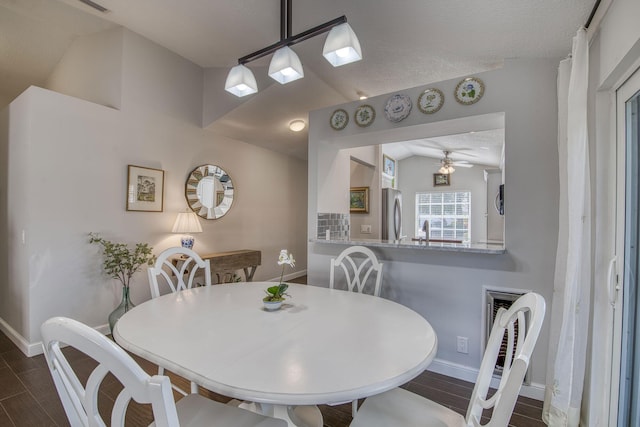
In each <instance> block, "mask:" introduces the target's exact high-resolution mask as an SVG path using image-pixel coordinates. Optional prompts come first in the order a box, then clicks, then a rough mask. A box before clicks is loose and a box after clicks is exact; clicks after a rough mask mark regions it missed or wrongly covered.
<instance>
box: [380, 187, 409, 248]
mask: <svg viewBox="0 0 640 427" xmlns="http://www.w3.org/2000/svg"><path fill="white" fill-rule="evenodd" d="M380 229H381V231H382V235H381V239H382V240H400V239H402V238H403V237H405V236H404V235H403V234H402V192H401V191H400V190H394V189H393V188H383V189H382V227H381V228H380Z"/></svg>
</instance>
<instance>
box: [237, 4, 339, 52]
mask: <svg viewBox="0 0 640 427" xmlns="http://www.w3.org/2000/svg"><path fill="white" fill-rule="evenodd" d="M282 1H283V2H284V1H286V0H282ZM288 9H289V10H290V9H291V6H290V5H289V6H288ZM287 20H288V21H290V17H289V18H287ZM346 22H347V17H346V16H345V15H342V16H341V17H339V18H336V19H333V20H331V21H328V22H325V23H324V24H320V25H318V26H316V27H313V28H311V29H309V30H307V31H303V32H301V33H300V34H296V35H295V36H289V37H287V38H285V39H282V40H280V41H279V42H277V43H274V44H272V45H271V46H267V47H265V48H263V49H260V50H257V51H255V52H253V53H250V54H249V55H245V56H243V57H242V58H239V59H238V64H242V65H244V64H246V63H248V62H251V61H255V60H256V59H260V58H262V57H263V56H267V55H269V54H272V53H273V52H275V51H276V50H278V49H280V48H282V47H285V46H292V45H294V44H296V43H300V42H303V41H305V40H308V39H310V38H312V37H315V36H317V35H320V34H322V33H326V32H328V31H329V30H331V29H332V28H333V27H337V26H338V25H340V24H344V23H346ZM287 25H288V26H289V27H290V23H289V24H287ZM289 31H290V29H289ZM282 32H283V31H282V28H281V30H280V33H281V34H282Z"/></svg>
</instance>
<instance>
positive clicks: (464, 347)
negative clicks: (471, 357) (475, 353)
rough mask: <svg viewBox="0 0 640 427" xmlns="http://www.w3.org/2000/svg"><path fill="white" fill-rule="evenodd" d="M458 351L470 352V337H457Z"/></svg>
mask: <svg viewBox="0 0 640 427" xmlns="http://www.w3.org/2000/svg"><path fill="white" fill-rule="evenodd" d="M456 351H457V352H458V353H464V354H469V338H467V337H457V341H456Z"/></svg>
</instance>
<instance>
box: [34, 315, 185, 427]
mask: <svg viewBox="0 0 640 427" xmlns="http://www.w3.org/2000/svg"><path fill="white" fill-rule="evenodd" d="M41 331H42V337H43V343H42V346H43V347H44V354H45V357H46V359H47V364H48V366H49V370H50V371H51V376H52V377H53V382H54V383H55V386H56V389H57V390H58V395H59V396H60V400H61V401H62V405H63V407H64V410H65V412H66V414H67V418H68V419H69V423H70V424H71V425H72V426H74V427H76V426H87V427H89V426H91V427H94V426H106V424H105V422H104V420H103V419H102V418H101V416H100V413H99V412H98V391H99V388H100V384H101V382H102V380H103V379H104V378H105V376H106V375H107V374H108V373H112V374H113V375H114V376H115V377H116V378H117V379H118V381H120V383H121V384H122V385H123V386H124V388H123V389H122V391H121V392H120V394H118V397H117V399H116V401H115V403H114V405H113V410H112V411H111V426H113V427H115V426H118V427H123V426H124V419H125V413H126V410H127V406H128V404H129V401H130V400H131V399H132V398H133V399H134V400H135V401H136V402H138V403H141V404H151V407H152V410H153V416H154V418H155V422H156V425H157V426H162V427H168V426H171V427H176V426H179V421H178V415H177V412H176V406H175V402H174V400H173V393H172V392H171V382H170V380H169V378H168V377H165V376H160V375H154V376H149V375H148V374H147V373H146V372H145V371H143V370H142V368H141V367H140V366H139V365H138V364H137V363H136V362H135V361H134V360H133V359H132V358H131V356H129V355H128V354H127V353H126V352H125V351H124V350H122V349H121V348H120V347H118V345H116V344H115V343H114V342H113V341H111V340H109V339H108V338H107V337H105V336H104V335H102V334H100V333H99V332H97V331H95V330H94V329H92V328H90V327H88V326H87V325H85V324H83V323H80V322H78V321H76V320H73V319H68V318H65V317H54V318H51V319H49V320H47V321H46V322H44V323H43V324H42V327H41ZM61 344H67V345H69V346H71V347H74V348H76V349H77V350H79V351H81V352H82V353H84V354H86V355H87V356H89V357H91V358H92V359H94V360H95V361H96V362H98V366H97V367H96V368H95V369H94V370H93V372H92V373H91V375H90V376H89V379H88V380H87V383H86V385H85V386H83V385H82V383H81V382H80V380H79V379H78V376H77V375H76V373H75V372H74V371H73V368H71V366H70V365H69V362H68V361H67V359H66V357H65V356H64V353H63V352H62V351H61V349H60V347H61Z"/></svg>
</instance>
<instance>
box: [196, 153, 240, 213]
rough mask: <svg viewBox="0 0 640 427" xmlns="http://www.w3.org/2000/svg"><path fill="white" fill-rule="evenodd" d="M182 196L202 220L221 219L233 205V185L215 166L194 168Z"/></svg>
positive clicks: (227, 175) (222, 171) (220, 169)
mask: <svg viewBox="0 0 640 427" xmlns="http://www.w3.org/2000/svg"><path fill="white" fill-rule="evenodd" d="M184 195H185V197H186V198H187V203H188V204H189V207H190V208H191V210H193V211H194V212H195V213H196V214H197V215H198V216H200V217H202V218H204V219H217V218H220V217H223V216H224V215H225V214H226V213H227V212H229V209H231V205H232V204H233V183H232V182H231V177H229V174H227V172H225V171H224V169H222V168H220V167H219V166H216V165H202V166H198V167H197V168H195V169H194V170H193V171H192V172H191V173H190V174H189V177H188V178H187V185H186V187H185V191H184Z"/></svg>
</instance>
